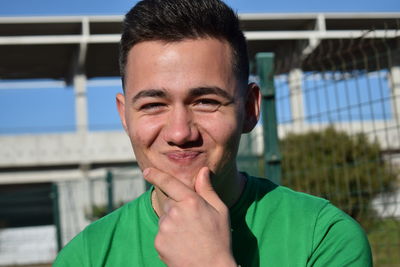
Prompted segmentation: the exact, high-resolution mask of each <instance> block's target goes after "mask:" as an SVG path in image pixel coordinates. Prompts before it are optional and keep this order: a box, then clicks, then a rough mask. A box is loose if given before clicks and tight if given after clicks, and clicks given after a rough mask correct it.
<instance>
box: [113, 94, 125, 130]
mask: <svg viewBox="0 0 400 267" xmlns="http://www.w3.org/2000/svg"><path fill="white" fill-rule="evenodd" d="M115 101H116V104H117V109H118V114H119V118H120V119H121V123H122V126H123V127H124V129H125V132H128V127H127V125H126V118H125V96H124V95H123V94H121V93H118V94H117V96H116V97H115Z"/></svg>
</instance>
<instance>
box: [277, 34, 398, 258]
mask: <svg viewBox="0 0 400 267" xmlns="http://www.w3.org/2000/svg"><path fill="white" fill-rule="evenodd" d="M369 34H371V33H369ZM399 44H400V39H399V38H392V39H384V38H383V39H373V38H358V39H351V40H341V39H339V40H324V41H322V42H321V43H320V44H319V46H318V48H317V49H316V50H315V51H314V52H313V53H311V54H308V55H303V56H302V57H297V58H293V62H282V61H280V59H276V60H275V63H276V69H275V94H276V95H275V98H276V111H277V120H278V124H279V126H278V133H279V138H280V142H279V146H280V152H281V155H282V161H281V167H282V180H281V181H282V184H284V185H286V186H288V187H291V188H293V189H296V190H299V191H303V192H307V193H311V194H313V195H318V196H321V197H324V198H327V199H329V200H331V202H333V203H334V204H335V205H337V206H339V207H340V208H341V209H343V210H344V211H346V212H347V213H348V214H350V215H351V216H353V217H354V218H355V219H356V220H358V221H359V222H360V223H361V224H362V226H363V227H364V229H365V230H366V232H367V234H368V237H369V240H370V243H371V246H372V250H373V256H374V264H375V266H399V264H400V187H399V176H400V124H399V119H400V60H399V59H400V45H399ZM288 64H289V65H291V66H292V67H291V68H290V71H287V65H288Z"/></svg>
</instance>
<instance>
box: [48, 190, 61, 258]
mask: <svg viewBox="0 0 400 267" xmlns="http://www.w3.org/2000/svg"><path fill="white" fill-rule="evenodd" d="M58 197H59V196H58V186H57V184H55V183H53V184H52V185H51V194H50V198H51V199H52V202H53V220H54V225H55V226H56V238H57V251H60V250H61V247H62V240H61V222H60V209H59V201H58Z"/></svg>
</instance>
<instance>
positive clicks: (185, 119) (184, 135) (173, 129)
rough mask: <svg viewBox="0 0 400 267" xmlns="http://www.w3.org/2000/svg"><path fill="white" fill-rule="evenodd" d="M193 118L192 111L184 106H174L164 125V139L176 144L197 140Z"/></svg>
mask: <svg viewBox="0 0 400 267" xmlns="http://www.w3.org/2000/svg"><path fill="white" fill-rule="evenodd" d="M193 119H194V118H193V114H192V112H191V111H190V110H187V108H185V107H184V106H180V107H176V108H174V109H173V110H172V111H171V112H170V114H169V116H168V119H167V122H166V125H165V127H164V131H163V132H164V133H163V135H164V140H165V141H166V142H168V143H169V144H171V145H176V146H182V145H184V144H186V143H189V142H195V141H197V140H198V138H199V131H198V128H197V125H196V124H195V122H194V120H193Z"/></svg>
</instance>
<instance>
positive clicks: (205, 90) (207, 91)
mask: <svg viewBox="0 0 400 267" xmlns="http://www.w3.org/2000/svg"><path fill="white" fill-rule="evenodd" d="M189 95H190V96H191V97H199V96H203V95H218V96H221V97H223V98H225V99H226V100H229V101H232V100H233V97H232V96H231V95H230V94H229V93H228V92H226V91H225V90H223V89H221V88H219V87H217V86H212V87H207V86H205V87H196V88H192V89H190V92H189Z"/></svg>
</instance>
